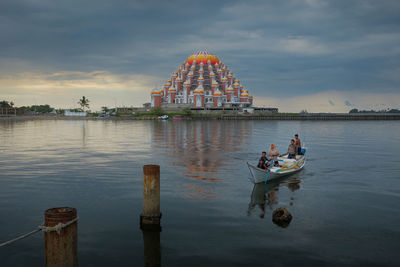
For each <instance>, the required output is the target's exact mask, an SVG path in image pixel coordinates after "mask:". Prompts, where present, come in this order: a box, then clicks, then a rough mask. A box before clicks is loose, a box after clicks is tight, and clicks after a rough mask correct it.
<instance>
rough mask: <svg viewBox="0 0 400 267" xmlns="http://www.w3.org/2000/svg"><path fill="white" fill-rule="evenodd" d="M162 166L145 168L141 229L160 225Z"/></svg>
mask: <svg viewBox="0 0 400 267" xmlns="http://www.w3.org/2000/svg"><path fill="white" fill-rule="evenodd" d="M160 221H161V212H160V166H159V165H144V166H143V211H142V214H141V215H140V227H141V228H143V226H144V225H160Z"/></svg>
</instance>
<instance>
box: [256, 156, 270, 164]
mask: <svg viewBox="0 0 400 267" xmlns="http://www.w3.org/2000/svg"><path fill="white" fill-rule="evenodd" d="M260 160H262V161H263V163H265V162H266V161H268V159H267V157H265V158H263V157H261V158H260V159H259V160H258V161H260Z"/></svg>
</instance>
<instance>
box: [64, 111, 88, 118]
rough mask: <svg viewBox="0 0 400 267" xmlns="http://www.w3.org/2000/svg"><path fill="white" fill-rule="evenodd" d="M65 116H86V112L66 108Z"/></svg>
mask: <svg viewBox="0 0 400 267" xmlns="http://www.w3.org/2000/svg"><path fill="white" fill-rule="evenodd" d="M64 116H75V117H86V112H85V111H81V112H76V111H70V110H69V109H66V110H65V111H64Z"/></svg>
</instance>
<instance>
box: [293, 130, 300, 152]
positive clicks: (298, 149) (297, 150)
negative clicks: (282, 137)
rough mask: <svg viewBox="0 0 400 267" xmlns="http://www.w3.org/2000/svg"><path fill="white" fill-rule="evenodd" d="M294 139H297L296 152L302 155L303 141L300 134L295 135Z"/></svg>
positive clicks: (295, 142)
mask: <svg viewBox="0 0 400 267" xmlns="http://www.w3.org/2000/svg"><path fill="white" fill-rule="evenodd" d="M294 139H295V141H294V144H295V145H296V154H297V155H302V153H301V142H300V138H299V135H298V134H295V135H294Z"/></svg>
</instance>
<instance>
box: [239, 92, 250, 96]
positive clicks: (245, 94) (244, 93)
mask: <svg viewBox="0 0 400 267" xmlns="http://www.w3.org/2000/svg"><path fill="white" fill-rule="evenodd" d="M240 96H241V97H248V96H249V94H248V93H247V92H246V91H244V92H243V93H241V94H240Z"/></svg>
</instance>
